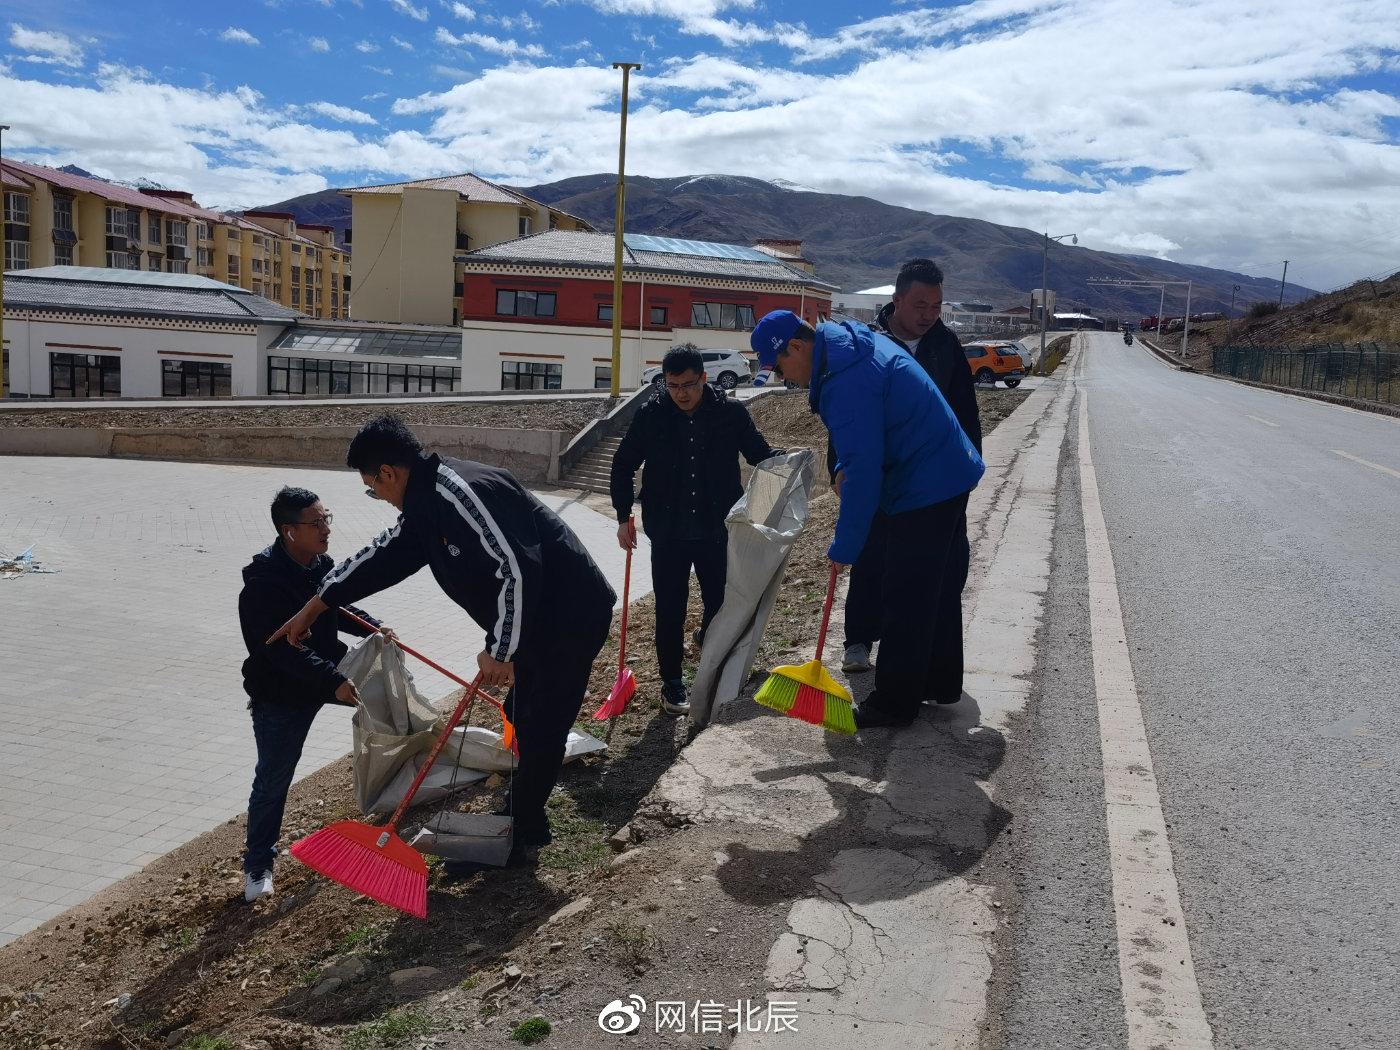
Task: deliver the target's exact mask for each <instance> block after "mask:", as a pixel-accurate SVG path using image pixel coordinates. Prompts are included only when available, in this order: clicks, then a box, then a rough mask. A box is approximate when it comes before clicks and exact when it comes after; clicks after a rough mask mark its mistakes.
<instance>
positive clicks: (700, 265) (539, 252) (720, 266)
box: [465, 230, 836, 291]
mask: <svg viewBox="0 0 1400 1050" xmlns="http://www.w3.org/2000/svg"><path fill="white" fill-rule="evenodd" d="M465 259H466V261H467V262H468V263H473V262H481V263H491V262H514V263H537V264H539V263H543V264H551V263H552V264H555V265H559V266H587V267H606V268H607V269H611V268H612V265H613V236H612V234H610V233H589V232H584V231H582V230H548V231H546V232H544V233H537V234H534V235H533V236H530V237H522V238H520V239H519V240H514V241H506V242H504V243H502V244H493V245H491V246H490V247H488V248H478V249H477V250H476V251H474V252H468V253H467V255H466V256H465ZM622 265H623V267H624V268H625V269H628V270H645V271H650V272H652V273H673V274H693V275H695V276H700V277H733V278H738V279H741V280H746V281H775V282H781V283H784V284H803V285H806V286H808V287H811V288H827V289H831V290H833V291H834V290H835V288H836V286H835V285H832V284H828V283H826V282H825V281H820V280H818V279H817V278H815V277H813V276H812V275H811V274H809V273H806V272H804V271H802V270H798V269H795V268H793V267H791V266H788V265H786V264H784V263H782V262H779V261H778V260H777V259H773V260H771V261H763V262H760V261H758V260H755V259H723V258H711V257H707V256H703V255H680V254H673V253H671V252H651V251H639V250H637V249H635V248H631V247H628V246H626V245H624V246H623V249H622Z"/></svg>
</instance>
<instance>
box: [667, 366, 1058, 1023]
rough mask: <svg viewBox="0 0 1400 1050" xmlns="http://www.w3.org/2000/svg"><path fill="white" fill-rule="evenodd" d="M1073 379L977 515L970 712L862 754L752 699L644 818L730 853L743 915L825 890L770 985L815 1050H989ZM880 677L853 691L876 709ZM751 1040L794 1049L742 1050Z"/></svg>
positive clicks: (1010, 423)
mask: <svg viewBox="0 0 1400 1050" xmlns="http://www.w3.org/2000/svg"><path fill="white" fill-rule="evenodd" d="M1070 372H1071V369H1070V368H1064V369H1062V370H1060V373H1059V375H1057V376H1052V377H1050V378H1048V379H1046V380H1045V381H1044V382H1043V383H1042V384H1040V385H1039V389H1037V390H1036V391H1035V393H1033V394H1032V395H1031V397H1030V398H1028V399H1027V401H1026V402H1025V404H1024V405H1022V406H1021V407H1020V408H1019V409H1018V410H1017V411H1016V412H1015V413H1014V414H1013V415H1012V416H1011V417H1009V418H1008V419H1007V420H1006V421H1004V422H1003V423H1002V424H1001V425H1000V426H999V427H998V428H997V429H996V430H995V431H994V432H993V433H992V434H991V435H989V437H988V439H987V441H986V450H985V458H986V460H987V462H988V471H987V474H986V477H985V479H984V480H983V482H982V484H981V485H980V486H979V488H978V489H977V490H976V492H975V493H974V496H973V498H972V500H971V504H970V507H969V514H968V518H969V528H970V532H971V535H972V540H973V566H972V573H971V577H970V579H969V583H968V589H967V593H966V598H965V615H966V618H967V621H968V631H967V639H968V644H967V653H966V655H967V676H966V679H965V685H966V691H965V694H964V697H963V700H962V702H961V703H960V704H958V705H956V706H954V707H948V708H938V709H926V712H925V714H924V716H923V717H922V718H921V719H920V720H919V721H918V722H916V723H915V725H914V726H913V727H911V728H909V729H906V730H902V731H898V732H891V731H889V730H874V731H867V732H865V733H862V734H860V735H859V736H858V737H856V738H854V739H852V738H849V737H839V736H835V735H831V734H824V733H821V732H819V731H816V730H814V729H813V728H812V727H811V726H808V725H806V724H804V723H800V722H795V721H793V720H791V719H785V718H782V717H779V716H776V715H773V714H771V713H770V712H767V711H766V710H765V709H763V708H760V707H757V706H756V705H754V704H752V703H750V702H749V701H748V699H747V697H746V698H744V699H743V700H741V701H739V702H735V703H731V704H729V705H726V706H725V707H723V708H721V709H720V711H719V713H718V714H717V716H716V720H715V724H714V725H712V727H711V728H710V729H708V730H707V731H705V732H704V733H702V734H700V736H698V737H697V738H696V740H695V741H694V743H693V744H692V745H691V746H690V747H689V748H688V749H687V750H686V751H685V752H683V754H682V755H681V758H680V760H679V761H678V763H677V764H676V765H675V766H674V767H672V768H671V769H670V770H669V771H668V772H667V774H666V775H665V776H664V777H663V778H662V780H661V781H660V782H659V783H658V785H657V787H656V789H655V791H654V792H653V794H652V796H651V797H650V798H649V799H648V800H647V803H646V804H645V806H644V809H646V810H651V811H654V812H662V813H665V814H666V819H667V821H668V823H670V824H671V825H672V826H674V824H675V823H676V822H683V823H688V824H693V825H695V826H698V827H701V828H705V829H709V831H711V832H713V833H714V834H717V835H720V836H722V837H724V838H726V839H728V841H730V842H731V845H730V846H729V847H728V848H727V849H725V850H723V851H721V852H720V853H717V854H716V862H717V877H718V879H719V883H720V885H721V886H722V887H723V888H724V890H725V892H726V893H728V894H729V895H730V896H731V897H733V898H734V899H736V900H740V901H746V902H754V901H761V900H764V899H769V900H771V899H773V898H772V897H767V898H765V897H764V896H763V895H764V894H765V893H771V892H773V890H772V888H771V887H768V886H767V885H763V884H755V883H754V882H753V881H752V875H751V873H752V872H755V871H763V872H770V871H778V872H792V873H798V874H800V875H802V876H805V879H808V880H810V881H811V884H812V885H813V886H814V887H815V892H814V893H813V894H812V895H810V896H807V897H804V898H802V899H799V900H797V901H795V902H794V903H792V905H791V907H790V911H789V913H788V918H787V930H786V932H784V933H782V934H781V935H780V936H779V937H778V939H777V941H776V943H774V944H772V945H771V948H770V949H769V951H768V959H767V966H766V973H765V977H766V980H767V984H768V993H769V998H770V1000H780V1001H789V1002H791V1001H795V1002H797V1003H798V1006H797V1010H798V1013H799V1015H800V1016H799V1021H798V1030H799V1031H800V1032H801V1035H802V1039H803V1045H804V1046H805V1047H806V1048H807V1050H826V1048H831V1050H848V1048H849V1047H850V1046H851V1045H853V1041H854V1043H856V1044H859V1045H865V1046H900V1047H930V1048H932V1047H937V1048H954V1047H956V1048H973V1047H976V1046H978V1044H979V1039H980V1036H981V1030H982V1026H983V1022H984V1018H985V1015H986V1010H987V1005H986V1004H987V982H988V980H989V979H990V978H991V974H992V950H993V946H992V942H993V937H994V934H995V931H996V929H997V925H998V919H999V910H998V905H997V902H995V901H994V900H993V899H992V897H993V893H992V891H991V889H990V888H989V887H988V886H986V885H984V884H982V883H980V882H979V880H978V878H977V874H978V866H979V863H980V860H981V857H982V855H983V853H984V852H985V851H986V850H987V849H988V847H989V846H990V845H991V843H992V842H993V841H994V840H995V838H996V837H997V835H998V834H999V833H1000V832H1001V831H1002V829H1003V828H1004V827H1005V826H1006V825H1007V824H1008V822H1009V820H1010V815H1009V814H1008V813H1007V812H1006V811H1004V810H1003V809H1002V808H1001V807H1000V806H998V804H997V801H996V795H995V791H994V788H993V777H994V774H995V773H996V771H997V769H998V767H999V766H1000V764H1001V762H1002V759H1003V757H1004V756H1005V754H1006V751H1007V748H1008V740H1009V737H1010V734H1011V732H1012V729H1011V717H1012V715H1013V714H1014V713H1016V712H1017V711H1019V710H1021V709H1022V708H1023V707H1024V705H1025V704H1026V701H1027V699H1028V697H1029V694H1030V690H1031V681H1030V678H1031V675H1032V673H1033V671H1034V666H1035V649H1034V641H1035V634H1036V628H1037V626H1038V623H1039V620H1040V616H1041V612H1042V605H1043V600H1044V595H1045V592H1046V587H1047V581H1048V578H1049V559H1050V529H1051V525H1052V523H1053V521H1054V510H1055V483H1056V473H1057V464H1058V458H1059V453H1060V448H1061V444H1062V442H1063V439H1064V434H1065V427H1066V423H1067V419H1068V411H1069V405H1070V402H1071V399H1072V396H1073V387H1072V384H1071V383H1070V382H1069V381H1068V380H1067V379H1065V378H1062V377H1066V376H1068V375H1069V374H1070ZM839 616H840V614H839V611H838V613H837V617H836V622H838V623H839ZM837 637H839V634H838V635H837ZM831 652H832V650H831V649H830V648H829V649H828V653H829V654H831ZM806 658H807V655H805V654H799V655H798V659H806ZM838 662H839V661H838V660H837V659H836V658H835V657H834V656H831V658H829V659H828V661H827V664H828V667H835V666H837V664H838ZM873 677H874V676H873V675H870V674H866V675H857V676H853V677H852V679H851V680H850V682H849V684H850V685H851V687H852V690H853V692H854V693H855V695H856V697H857V700H859V699H860V698H861V696H862V695H864V694H865V693H866V692H868V691H869V689H870V688H871V687H872V686H873ZM670 848H671V849H673V850H674V849H676V848H677V847H675V846H672V847H670ZM765 878H766V876H765ZM733 1045H734V1046H736V1047H743V1048H745V1050H752V1048H757V1047H767V1046H770V1045H771V1046H774V1047H777V1046H780V1045H781V1046H787V1045H790V1041H789V1042H782V1037H781V1036H778V1035H772V1036H769V1035H741V1036H740V1037H738V1038H737V1039H736V1040H735V1042H734V1044H733Z"/></svg>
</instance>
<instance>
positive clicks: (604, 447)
mask: <svg viewBox="0 0 1400 1050" xmlns="http://www.w3.org/2000/svg"><path fill="white" fill-rule="evenodd" d="M621 444H622V438H621V437H606V438H603V439H602V440H601V441H599V442H598V444H597V445H595V446H594V447H593V448H592V449H590V450H589V452H588V455H586V456H584V457H583V458H582V459H581V460H579V461H578V463H576V464H575V465H574V466H573V468H572V469H570V470H569V472H568V473H567V474H566V475H565V476H564V477H563V478H562V479H561V480H562V481H563V483H564V484H566V485H568V486H570V487H572V488H578V489H585V490H587V491H589V492H603V493H606V492H607V491H608V481H609V479H610V477H611V476H612V461H613V456H614V455H615V454H616V453H617V449H618V446H619V445H621Z"/></svg>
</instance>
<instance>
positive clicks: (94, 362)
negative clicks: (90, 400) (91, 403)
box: [49, 353, 122, 397]
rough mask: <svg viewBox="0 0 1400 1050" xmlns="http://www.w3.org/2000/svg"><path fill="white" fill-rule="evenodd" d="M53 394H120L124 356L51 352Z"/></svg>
mask: <svg viewBox="0 0 1400 1050" xmlns="http://www.w3.org/2000/svg"><path fill="white" fill-rule="evenodd" d="M49 390H50V391H51V392H52V393H53V396H54V397H121V393H122V359H121V358H120V357H118V356H117V355H116V354H59V353H50V354H49Z"/></svg>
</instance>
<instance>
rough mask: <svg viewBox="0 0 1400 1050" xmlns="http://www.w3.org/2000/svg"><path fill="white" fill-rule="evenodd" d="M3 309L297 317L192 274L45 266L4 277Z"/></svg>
mask: <svg viewBox="0 0 1400 1050" xmlns="http://www.w3.org/2000/svg"><path fill="white" fill-rule="evenodd" d="M5 307H6V309H26V308H28V309H38V310H65V311H70V312H73V313H98V314H141V315H145V316H158V317H173V318H180V319H186V320H188V319H194V318H203V319H209V320H220V321H287V322H290V321H294V320H296V319H297V318H298V317H301V316H303V315H302V314H301V312H300V311H297V310H289V309H288V308H287V307H285V306H281V305H279V304H277V303H274V302H272V301H271V300H268V299H264V298H263V297H262V296H260V295H254V294H253V293H252V292H247V291H244V290H243V289H241V288H235V287H233V286H232V285H227V284H220V283H219V282H218V281H211V280H209V278H207V277H199V276H197V275H194V274H165V273H154V272H149V271H144V270H106V269H101V268H97V267H86V266H52V267H50V266H45V267H40V268H38V269H34V270H11V271H10V272H9V273H7V274H5Z"/></svg>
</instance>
